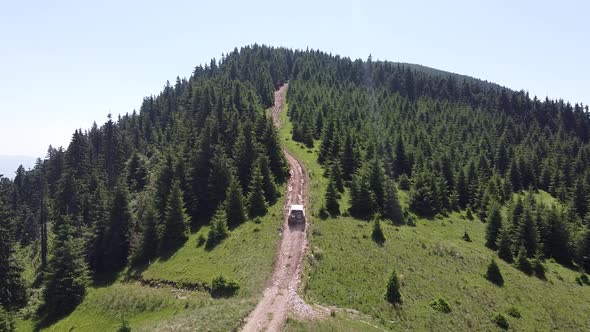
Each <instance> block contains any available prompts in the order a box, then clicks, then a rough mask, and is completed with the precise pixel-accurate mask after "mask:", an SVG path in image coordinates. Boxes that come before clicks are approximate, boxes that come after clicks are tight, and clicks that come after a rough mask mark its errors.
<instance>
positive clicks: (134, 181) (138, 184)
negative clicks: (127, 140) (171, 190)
mask: <svg viewBox="0 0 590 332" xmlns="http://www.w3.org/2000/svg"><path fill="white" fill-rule="evenodd" d="M147 176H148V170H147V167H146V164H145V160H144V159H143V157H142V156H141V155H140V154H139V153H137V152H135V153H134V154H133V155H132V156H131V159H130V160H129V163H128V164H127V183H128V185H129V188H130V189H131V190H132V191H133V192H140V191H142V190H143V188H144V187H145V185H146V184H147Z"/></svg>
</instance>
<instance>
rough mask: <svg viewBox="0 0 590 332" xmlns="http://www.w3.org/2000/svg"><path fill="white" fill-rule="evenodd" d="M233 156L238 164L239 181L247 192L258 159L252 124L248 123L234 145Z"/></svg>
mask: <svg viewBox="0 0 590 332" xmlns="http://www.w3.org/2000/svg"><path fill="white" fill-rule="evenodd" d="M233 156H234V160H235V163H236V169H237V175H238V179H239V181H240V184H241V185H242V190H244V191H245V190H247V189H248V186H249V184H250V182H251V172H252V166H253V165H254V162H255V161H256V159H257V158H258V153H257V152H256V147H255V144H254V138H253V137H252V125H251V123H250V122H246V123H245V124H244V125H243V127H242V130H241V131H240V134H239V135H238V138H237V141H236V143H235V145H234V153H233Z"/></svg>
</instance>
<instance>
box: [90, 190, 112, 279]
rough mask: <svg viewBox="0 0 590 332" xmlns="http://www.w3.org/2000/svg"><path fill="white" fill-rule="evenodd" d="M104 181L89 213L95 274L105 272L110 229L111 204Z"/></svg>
mask: <svg viewBox="0 0 590 332" xmlns="http://www.w3.org/2000/svg"><path fill="white" fill-rule="evenodd" d="M107 199H108V198H107V194H106V190H105V187H104V184H103V182H102V181H98V182H97V184H96V188H95V190H94V193H93V194H92V204H91V208H90V211H89V212H88V215H89V219H90V221H91V223H92V228H93V229H92V232H93V234H92V239H91V240H90V242H89V248H88V262H89V264H90V269H91V270H92V271H93V272H94V273H95V274H97V273H102V272H104V259H105V249H106V248H107V243H106V237H107V231H108V228H109V203H108V201H107Z"/></svg>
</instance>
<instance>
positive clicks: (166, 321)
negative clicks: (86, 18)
mask: <svg viewBox="0 0 590 332" xmlns="http://www.w3.org/2000/svg"><path fill="white" fill-rule="evenodd" d="M280 190H282V191H284V190H285V188H284V186H283V187H281V189H280ZM283 205H284V199H283V198H281V199H279V201H278V202H277V203H275V204H274V205H273V206H271V207H270V208H269V212H268V213H267V215H266V216H265V217H263V218H260V222H259V223H256V222H254V221H248V222H246V223H244V224H243V225H240V226H239V227H237V228H236V229H234V230H233V231H232V232H231V235H230V236H229V237H228V238H227V239H226V240H224V241H223V242H222V243H221V244H219V245H218V246H217V247H215V248H214V249H213V250H211V251H207V250H205V249H204V247H203V246H201V247H197V242H198V239H199V237H200V236H201V235H203V236H205V237H206V235H207V232H208V228H207V227H204V228H202V229H201V230H199V232H197V233H195V234H192V235H191V236H190V238H189V240H188V241H187V242H186V243H185V245H184V246H183V247H182V248H180V249H179V250H178V251H177V252H176V253H174V254H173V255H172V256H171V257H169V258H167V259H165V260H164V259H159V260H157V261H155V262H153V263H152V264H151V265H149V266H148V267H147V268H146V269H145V270H144V271H139V272H141V273H142V277H143V278H144V279H157V280H166V281H172V282H178V283H182V282H188V283H206V284H211V281H212V279H213V278H215V277H218V276H220V275H222V276H224V277H225V278H226V279H230V280H233V281H236V282H238V284H239V285H240V289H239V291H238V293H237V295H236V296H234V297H232V298H229V299H213V298H211V296H210V295H209V293H207V292H187V291H183V292H178V291H177V290H174V289H172V288H169V287H163V288H159V289H155V288H149V287H145V286H141V285H139V284H137V283H123V282H121V281H120V280H119V281H117V282H115V283H114V284H112V285H109V286H107V287H99V288H90V289H89V291H88V295H87V296H86V298H85V299H84V302H83V303H82V304H80V305H79V306H78V308H76V310H75V311H74V312H73V313H71V314H70V315H69V316H67V317H66V318H64V319H62V320H60V321H58V322H57V323H55V324H53V325H52V326H50V327H49V328H47V329H46V330H48V331H69V330H72V329H73V330H76V331H113V330H116V328H117V327H118V326H119V324H120V323H121V317H125V319H126V320H127V321H128V322H129V324H130V326H131V328H132V329H133V330H134V331H135V330H137V331H228V330H232V329H234V328H237V327H238V326H239V322H240V320H241V319H242V318H243V317H245V316H246V315H247V314H248V313H249V312H250V310H252V309H253V308H254V306H255V305H256V303H257V300H258V297H259V296H260V294H262V289H263V288H264V283H265V282H266V280H267V279H268V278H269V277H270V274H271V273H272V265H273V261H274V258H275V254H276V249H277V245H278V241H279V239H280V232H279V230H280V227H281V225H282V222H283ZM34 327H35V326H34V322H33V321H24V320H19V321H18V322H17V330H18V331H31V330H33V329H34Z"/></svg>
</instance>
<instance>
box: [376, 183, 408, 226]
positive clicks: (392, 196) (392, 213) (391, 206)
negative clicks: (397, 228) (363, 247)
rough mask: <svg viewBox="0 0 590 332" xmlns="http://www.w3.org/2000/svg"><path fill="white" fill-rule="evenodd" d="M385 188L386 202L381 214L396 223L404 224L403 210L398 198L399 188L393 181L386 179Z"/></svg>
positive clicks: (384, 201)
mask: <svg viewBox="0 0 590 332" xmlns="http://www.w3.org/2000/svg"><path fill="white" fill-rule="evenodd" d="M384 181H385V182H384V183H383V186H384V190H385V192H384V194H385V196H384V200H383V207H382V209H381V213H382V214H383V217H385V218H387V219H389V220H391V221H393V222H394V223H397V224H401V223H403V222H404V218H403V214H402V208H401V206H400V203H399V199H398V197H397V187H396V185H395V182H394V181H393V180H391V179H385V180H384Z"/></svg>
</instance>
